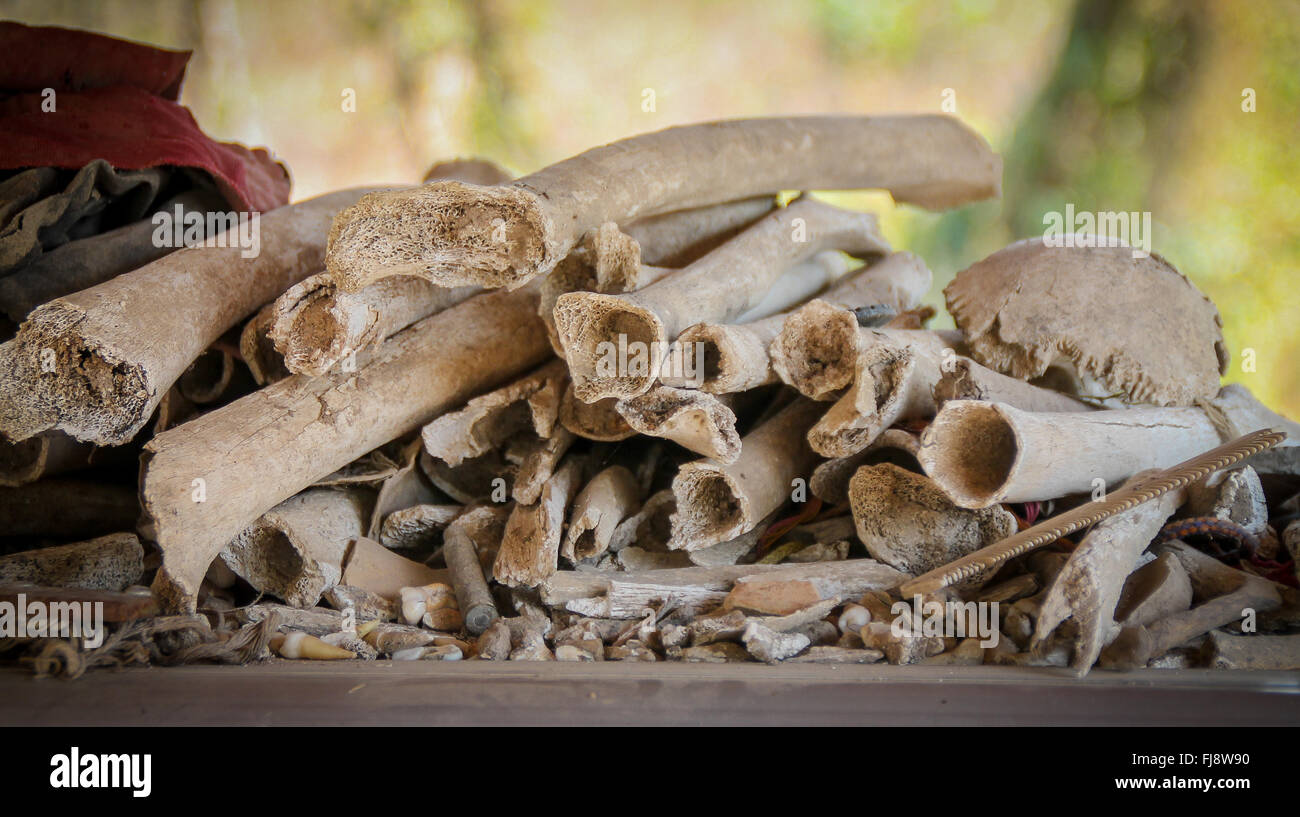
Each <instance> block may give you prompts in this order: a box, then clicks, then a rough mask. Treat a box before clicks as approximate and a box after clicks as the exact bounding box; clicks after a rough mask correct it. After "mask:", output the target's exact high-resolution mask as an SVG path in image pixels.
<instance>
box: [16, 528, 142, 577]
mask: <svg viewBox="0 0 1300 817" xmlns="http://www.w3.org/2000/svg"><path fill="white" fill-rule="evenodd" d="M143 573H144V548H142V547H141V546H140V540H139V539H137V538H136V536H135V534H134V533H110V534H108V535H107V536H100V537H99V538H97V539H89V540H87V541H85V542H77V543H75V544H71V545H57V546H55V547H47V548H41V549H39V550H28V551H23V552H20V553H13V554H10V555H8V556H0V584H14V583H16V582H30V583H32V584H37V585H43V586H47V587H80V588H84V589H86V590H114V591H116V590H121V589H123V588H124V587H129V586H130V585H133V584H135V583H137V582H139V581H140V577H141V575H143Z"/></svg>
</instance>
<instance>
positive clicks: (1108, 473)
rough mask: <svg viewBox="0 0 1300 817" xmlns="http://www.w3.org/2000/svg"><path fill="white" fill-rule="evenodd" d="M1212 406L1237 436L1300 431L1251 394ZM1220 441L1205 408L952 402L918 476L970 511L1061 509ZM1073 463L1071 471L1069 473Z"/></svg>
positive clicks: (933, 430)
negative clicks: (1050, 504)
mask: <svg viewBox="0 0 1300 817" xmlns="http://www.w3.org/2000/svg"><path fill="white" fill-rule="evenodd" d="M1211 405H1212V406H1213V407H1214V408H1216V409H1218V411H1219V412H1221V413H1222V415H1223V416H1224V417H1226V419H1227V421H1228V423H1229V424H1231V426H1232V427H1233V429H1230V430H1229V431H1231V433H1230V434H1227V435H1224V436H1235V434H1237V433H1245V432H1247V431H1254V430H1256V429H1261V428H1275V429H1280V430H1283V431H1286V432H1287V434H1288V435H1289V439H1287V440H1286V441H1284V442H1283V443H1282V445H1295V444H1296V443H1297V441H1300V425H1298V424H1296V423H1293V422H1291V421H1290V420H1287V419H1286V418H1284V417H1282V416H1280V415H1278V414H1275V413H1274V412H1272V411H1269V410H1268V409H1267V408H1265V407H1264V406H1263V405H1261V404H1260V403H1259V402H1258V401H1257V400H1255V398H1254V397H1253V396H1252V395H1251V394H1250V392H1248V391H1247V390H1246V389H1245V388H1244V387H1242V386H1239V385H1235V384H1234V385H1230V386H1225V387H1224V388H1223V390H1222V391H1221V392H1220V393H1219V396H1218V397H1216V398H1215V399H1214V400H1213V401H1212V402H1211ZM1222 433H1223V432H1222V431H1221V430H1220V429H1219V427H1218V426H1216V424H1215V422H1213V421H1212V419H1211V418H1210V417H1209V416H1207V414H1206V413H1205V411H1203V410H1202V409H1199V408H1132V409H1115V410H1109V411H1092V412H1052V413H1048V412H1038V413H1035V412H1027V411H1021V410H1020V409H1017V408H1013V407H1011V406H1008V405H1005V404H1001V403H984V402H979V401H971V400H952V401H949V402H948V403H946V404H944V406H943V408H942V410H940V412H939V414H938V416H936V417H935V419H934V422H932V423H931V424H930V426H929V428H927V429H926V431H925V433H924V434H923V435H922V437H921V453H920V457H919V459H920V461H921V466H922V467H923V468H924V469H925V472H926V474H928V475H929V476H930V478H931V479H933V480H934V481H935V482H937V483H938V484H939V487H941V488H943V490H944V492H945V493H947V494H948V496H950V497H952V499H953V501H954V502H956V503H957V504H958V505H961V506H962V507H963V508H984V507H987V506H989V505H993V504H996V503H999V502H1025V501H1030V500H1042V499H1054V498H1057V497H1061V496H1065V495H1067V494H1072V493H1086V492H1089V491H1092V490H1094V488H1095V487H1096V486H1095V483H1094V481H1095V480H1101V481H1102V482H1103V483H1105V484H1106V485H1112V484H1114V483H1116V482H1118V481H1120V480H1123V479H1126V478H1128V477H1130V476H1132V475H1133V474H1135V473H1137V472H1138V471H1142V470H1145V469H1148V468H1167V467H1169V466H1171V465H1175V464H1177V463H1178V462H1180V461H1182V460H1184V459H1187V458H1189V457H1192V456H1194V455H1196V454H1198V453H1200V452H1202V451H1205V450H1206V449H1210V448H1213V447H1215V446H1216V445H1218V444H1219V443H1220V441H1221V436H1220V435H1221V434H1222ZM1062 463H1069V467H1062Z"/></svg>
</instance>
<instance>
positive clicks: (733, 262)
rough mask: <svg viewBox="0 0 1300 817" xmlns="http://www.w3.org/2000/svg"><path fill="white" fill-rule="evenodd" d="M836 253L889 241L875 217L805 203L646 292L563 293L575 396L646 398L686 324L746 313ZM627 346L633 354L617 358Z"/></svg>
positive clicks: (563, 334)
mask: <svg viewBox="0 0 1300 817" xmlns="http://www.w3.org/2000/svg"><path fill="white" fill-rule="evenodd" d="M835 249H842V250H844V251H846V252H848V253H850V254H853V255H861V256H867V255H874V254H879V253H883V252H886V251H888V245H887V244H886V243H885V241H884V239H883V238H881V237H880V235H879V233H878V229H877V226H876V219H875V217H874V216H871V215H867V214H863V213H852V212H849V211H844V210H839V209H837V208H834V207H831V206H829V205H826V204H823V203H821V202H818V201H816V200H815V199H800V200H799V201H796V202H794V203H793V204H791V205H790V206H788V207H785V208H783V209H781V210H778V211H776V212H774V213H772V214H771V215H768V216H765V217H764V218H762V219H760V220H759V221H758V222H756V223H755V224H754V225H753V226H752V227H750V228H749V229H747V230H745V231H744V232H743V233H741V234H740V235H738V236H737V237H736V238H733V239H732V240H731V241H729V242H727V243H726V244H724V245H722V246H721V247H719V248H718V249H716V250H714V251H713V252H711V253H709V254H708V255H706V256H704V257H703V258H701V259H700V260H698V261H696V262H695V263H693V264H691V265H690V266H688V267H686V268H684V269H682V270H679V271H677V272H675V273H673V274H672V275H669V276H667V277H665V278H663V279H661V280H659V281H657V282H656V283H654V284H652V285H651V286H648V287H646V288H644V289H640V290H637V291H635V292H632V293H628V294H623V295H604V294H599V293H591V292H573V293H568V294H565V295H561V296H560V297H559V298H558V299H557V300H556V302H555V326H556V331H557V332H558V333H559V337H560V344H561V346H562V347H563V349H564V357H565V359H566V360H567V361H568V363H569V370H570V373H571V375H572V377H573V386H574V393H575V394H577V396H578V399H580V400H585V401H587V402H592V401H594V400H598V399H601V398H604V397H635V396H636V395H639V394H643V393H644V392H645V391H646V390H647V389H649V388H650V387H651V385H653V383H654V381H655V378H656V377H657V376H658V374H659V372H660V370H661V368H662V367H663V363H664V357H665V355H666V353H667V348H668V344H669V342H671V341H673V340H676V339H677V337H678V335H680V334H681V332H682V331H683V330H685V329H686V328H687V327H689V326H691V325H693V324H696V323H702V322H713V323H727V322H730V321H731V320H733V319H736V318H738V317H740V316H741V315H742V314H743V313H744V312H746V311H747V310H749V309H751V308H753V307H756V306H758V305H759V304H760V302H761V301H762V300H763V299H764V296H765V295H766V294H767V292H768V291H769V290H770V289H771V288H772V286H773V284H774V283H775V282H776V281H777V279H778V278H780V277H781V274H782V273H783V272H785V271H786V270H787V269H789V268H790V267H791V266H793V265H795V264H798V263H799V262H801V261H805V260H807V259H810V258H812V257H813V256H814V255H816V254H817V253H819V252H821V251H823V250H835ZM624 349H626V350H628V352H627V353H625V354H624V356H626V357H627V360H613V361H612V360H611V357H612V356H616V355H617V354H618V353H619V350H624ZM632 352H636V353H637V354H636V356H635V359H633V356H631V353H632Z"/></svg>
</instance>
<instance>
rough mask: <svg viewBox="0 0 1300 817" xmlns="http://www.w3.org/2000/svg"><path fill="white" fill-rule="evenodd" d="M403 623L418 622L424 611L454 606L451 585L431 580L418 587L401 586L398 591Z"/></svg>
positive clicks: (454, 600) (454, 597)
mask: <svg viewBox="0 0 1300 817" xmlns="http://www.w3.org/2000/svg"><path fill="white" fill-rule="evenodd" d="M398 600H399V601H400V603H401V619H402V623H403V624H418V623H419V622H420V620H421V619H423V618H424V615H425V613H428V612H430V611H433V610H442V609H445V608H448V607H454V606H456V596H455V593H454V591H453V590H452V587H451V585H449V584H445V583H443V582H433V583H431V584H425V585H421V586H419V587H403V588H402V589H401V590H400V591H399V592H398Z"/></svg>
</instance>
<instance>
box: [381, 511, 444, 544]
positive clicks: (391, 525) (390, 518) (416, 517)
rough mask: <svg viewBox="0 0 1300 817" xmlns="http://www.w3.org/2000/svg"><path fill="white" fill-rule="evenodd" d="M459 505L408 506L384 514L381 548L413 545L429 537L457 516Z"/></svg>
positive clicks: (427, 539)
mask: <svg viewBox="0 0 1300 817" xmlns="http://www.w3.org/2000/svg"><path fill="white" fill-rule="evenodd" d="M462 510H464V507H463V506H461V505H412V506H411V507H409V508H402V509H401V510H400V511H393V512H392V513H390V514H388V515H387V516H385V517H384V523H383V526H382V527H381V528H380V531H379V541H380V542H381V543H383V545H384V547H390V548H397V549H399V550H400V549H403V548H414V547H418V546H420V545H421V544H424V543H425V542H428V541H429V540H430V539H432V537H433V534H434V533H436V532H437V531H440V530H443V529H444V528H446V527H447V526H448V525H449V524H451V522H452V520H454V519H455V518H456V517H457V516H459V515H460V513H461V511H462Z"/></svg>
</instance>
